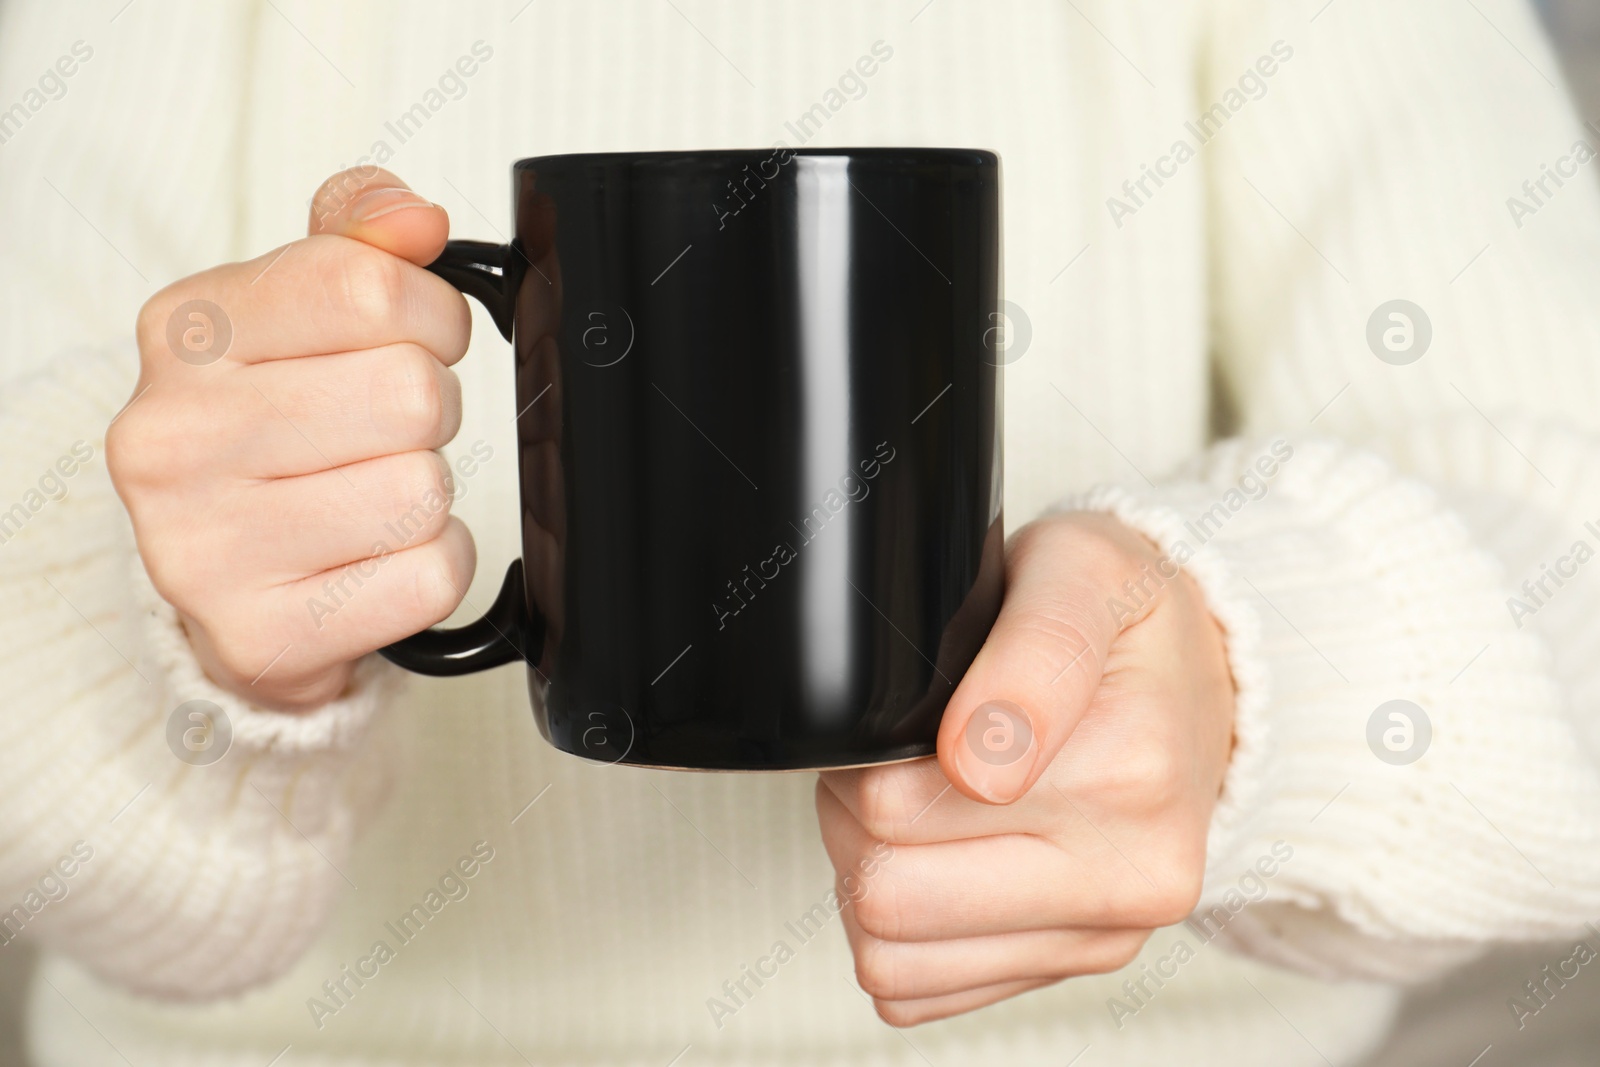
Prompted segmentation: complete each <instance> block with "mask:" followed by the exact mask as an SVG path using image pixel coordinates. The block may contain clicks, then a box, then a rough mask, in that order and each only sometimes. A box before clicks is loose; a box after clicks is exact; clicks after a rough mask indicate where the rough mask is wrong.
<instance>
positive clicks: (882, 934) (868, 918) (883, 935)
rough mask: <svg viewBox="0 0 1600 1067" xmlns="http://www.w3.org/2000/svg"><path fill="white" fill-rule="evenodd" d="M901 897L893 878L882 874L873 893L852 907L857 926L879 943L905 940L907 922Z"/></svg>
mask: <svg viewBox="0 0 1600 1067" xmlns="http://www.w3.org/2000/svg"><path fill="white" fill-rule="evenodd" d="M901 896H902V894H901V893H900V892H898V890H897V888H896V886H895V885H894V882H893V879H892V877H891V876H890V875H889V874H888V873H887V872H885V873H884V874H881V875H880V876H879V877H878V881H877V884H876V885H875V886H873V891H872V892H871V893H868V894H867V895H866V896H864V897H862V898H861V899H860V900H858V901H856V902H855V904H854V905H852V906H853V907H854V908H855V910H856V924H857V925H858V926H860V927H861V929H862V931H863V932H864V933H866V934H867V935H868V936H869V937H874V938H876V939H877V940H879V941H901V940H904V937H905V931H906V922H905V916H904V914H903V913H902V907H901V899H900V898H901Z"/></svg>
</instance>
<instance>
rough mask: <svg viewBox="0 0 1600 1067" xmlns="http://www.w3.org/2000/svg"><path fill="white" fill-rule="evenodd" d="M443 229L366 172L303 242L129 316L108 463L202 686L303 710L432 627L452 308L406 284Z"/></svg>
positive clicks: (340, 182)
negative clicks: (131, 366)
mask: <svg viewBox="0 0 1600 1067" xmlns="http://www.w3.org/2000/svg"><path fill="white" fill-rule="evenodd" d="M448 233H449V218H448V217H447V216H446V214H445V212H444V209H443V208H440V207H438V206H437V205H435V204H430V203H429V202H428V201H427V200H425V199H424V198H422V197H420V196H418V195H417V194H415V193H413V192H411V191H410V190H409V189H408V188H407V187H406V186H405V184H404V183H403V182H401V181H400V180H399V179H398V178H396V177H395V176H394V175H392V174H389V173H388V172H387V171H382V170H378V169H377V168H365V169H362V170H351V171H345V172H343V173H340V174H337V175H335V176H334V177H332V178H330V179H329V180H328V181H327V182H325V183H324V184H323V185H322V187H321V188H320V189H319V190H318V191H317V195H316V196H315V197H314V198H313V200H312V207H311V223H310V236H308V237H306V238H305V239H303V240H300V241H296V242H294V243H292V244H289V245H286V246H284V247H282V248H278V249H275V250H273V251H272V252H269V253H267V254H266V255H264V256H261V257H259V258H257V259H253V260H249V261H247V262H244V263H229V264H224V265H223V266H219V267H215V268H213V269H211V270H207V271H202V272H201V273H199V274H196V275H193V276H191V277H188V278H185V279H183V280H182V281H178V282H175V283H173V284H172V285H169V286H167V287H166V288H165V289H163V290H161V291H160V292H159V293H157V294H156V295H155V296H153V297H151V298H150V300H149V301H148V302H147V303H146V304H145V305H144V307H143V308H142V309H141V310H140V313H139V321H138V339H139V360H140V374H139V380H138V383H137V384H136V385H135V388H134V396H133V399H132V400H131V401H130V402H129V404H128V406H127V407H126V408H124V409H123V412H122V414H121V415H119V416H118V417H117V418H116V420H115V421H114V422H113V423H112V424H111V426H110V428H109V429H108V431H107V434H106V461H107V465H108V467H109V469H110V472H111V477H112V481H113V482H114V484H115V485H116V489H117V492H118V494H119V495H120V496H121V498H122V501H123V504H124V506H126V508H127V509H128V513H129V515H130V516H131V517H132V520H133V528H134V534H135V537H136V539H137V542H138V547H139V554H140V556H141V557H142V558H143V560H144V565H145V568H146V570H147V571H148V573H149V575H150V578H151V581H152V582H153V583H154V585H155V588H156V590H157V591H158V592H159V593H160V594H161V595H162V597H164V598H165V599H166V600H167V601H168V602H169V603H171V604H172V605H173V606H174V607H176V608H177V610H178V612H179V615H180V617H181V619H182V620H183V624H184V627H185V629H186V631H187V632H188V635H189V640H190V643H191V644H192V645H193V647H194V649H195V652H196V654H197V655H198V657H199V660H200V663H201V665H202V666H203V667H204V669H205V671H206V673H207V674H208V675H209V676H210V677H211V679H212V680H213V681H215V682H216V683H218V684H219V685H221V686H222V687H224V688H225V689H228V690H229V691H231V692H233V693H236V694H238V695H240V696H242V697H244V698H246V699H248V700H250V701H251V702H252V703H256V704H260V705H263V706H267V707H272V708H277V709H282V710H306V709H310V708H313V707H316V706H317V705H319V704H322V703H325V702H327V701H328V700H331V699H334V698H336V697H338V696H339V695H340V694H341V693H342V692H343V691H344V689H345V687H346V685H347V684H348V682H349V679H350V674H351V671H352V669H353V666H354V663H355V661H356V660H357V659H358V658H360V657H361V656H363V655H365V654H366V653H369V652H372V651H373V650H375V649H377V648H380V647H382V646H383V645H386V644H388V643H390V642H392V641H395V640H397V639H399V638H401V637H404V636H406V635H408V634H412V633H415V632H417V631H419V630H422V629H425V628H426V627H428V626H432V625H433V624H435V623H437V622H440V621H441V620H443V619H444V618H445V617H446V616H448V615H449V614H450V613H451V612H452V611H453V610H454V609H455V607H456V605H457V604H458V603H459V602H460V600H461V597H462V594H463V593H464V592H465V590H466V588H467V583H468V582H469V581H470V580H471V577H472V572H473V567H474V564H475V555H474V548H473V543H472V537H471V535H470V534H469V533H468V532H467V529H466V527H465V526H464V525H463V524H462V522H461V520H459V519H456V518H453V517H452V516H451V515H450V501H451V496H452V483H451V481H450V477H449V469H448V467H447V466H446V464H445V462H444V460H443V459H442V458H441V457H440V455H439V454H438V452H437V451H435V450H436V449H438V448H439V447H440V446H441V445H443V444H445V443H446V442H447V441H449V440H450V439H451V438H452V437H453V436H454V435H455V433H456V430H457V428H458V427H459V425H460V422H461V387H460V382H459V381H458V380H457V378H456V375H455V372H454V371H452V370H451V369H450V367H451V365H452V364H454V363H455V362H456V361H457V360H459V359H460V358H461V357H462V355H463V354H464V353H465V352H466V348H467V340H468V337H469V335H470V332H471V324H472V319H471V315H470V313H469V311H468V309H467V304H466V301H465V299H464V298H463V297H462V296H461V294H460V293H458V292H457V291H456V290H455V289H454V288H453V287H452V286H451V285H450V284H449V283H447V282H445V281H444V280H442V279H440V278H438V277H436V276H434V275H433V274H430V273H429V272H428V271H426V270H424V269H423V267H422V264H426V263H430V262H432V261H433V259H434V258H435V257H437V256H438V255H439V253H440V251H441V250H442V249H443V248H444V243H445V239H446V237H447V236H448Z"/></svg>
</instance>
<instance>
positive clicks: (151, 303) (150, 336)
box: [133, 289, 172, 361]
mask: <svg viewBox="0 0 1600 1067" xmlns="http://www.w3.org/2000/svg"><path fill="white" fill-rule="evenodd" d="M171 305H172V301H171V299H170V298H169V290H168V289H163V290H161V291H160V292H159V293H156V294H155V295H154V296H152V297H151V298H150V299H148V300H146V301H145V302H144V303H143V304H142V305H141V306H140V307H139V314H138V315H137V316H136V317H135V319H134V323H133V332H134V337H135V339H137V341H138V342H139V353H140V355H142V356H143V357H144V358H145V360H146V361H148V360H150V359H151V358H152V357H153V356H154V355H155V354H156V353H157V352H159V351H160V350H161V349H162V348H164V347H165V346H166V338H167V317H168V315H170V314H171Z"/></svg>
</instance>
